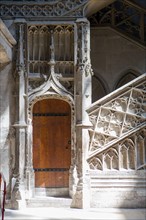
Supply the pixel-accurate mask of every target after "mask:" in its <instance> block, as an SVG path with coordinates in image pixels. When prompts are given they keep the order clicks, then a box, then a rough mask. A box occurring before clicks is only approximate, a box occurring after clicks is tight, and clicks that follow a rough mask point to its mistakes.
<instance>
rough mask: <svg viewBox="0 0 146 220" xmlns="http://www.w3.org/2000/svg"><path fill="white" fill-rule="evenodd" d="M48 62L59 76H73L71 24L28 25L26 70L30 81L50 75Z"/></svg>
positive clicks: (42, 79) (39, 79)
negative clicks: (52, 64)
mask: <svg viewBox="0 0 146 220" xmlns="http://www.w3.org/2000/svg"><path fill="white" fill-rule="evenodd" d="M50 62H54V70H55V73H56V74H58V75H59V76H60V77H70V78H73V74H74V27H73V25H31V26H28V72H29V79H30V83H31V81H41V82H42V81H45V80H46V79H47V78H48V77H49V75H50Z"/></svg>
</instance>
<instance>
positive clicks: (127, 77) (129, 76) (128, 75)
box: [115, 70, 139, 89]
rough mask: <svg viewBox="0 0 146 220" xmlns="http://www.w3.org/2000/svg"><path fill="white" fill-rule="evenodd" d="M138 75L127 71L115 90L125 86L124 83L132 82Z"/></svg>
mask: <svg viewBox="0 0 146 220" xmlns="http://www.w3.org/2000/svg"><path fill="white" fill-rule="evenodd" d="M138 75H139V74H138V73H136V72H135V71H133V70H131V71H128V72H127V73H126V74H124V76H122V77H121V79H120V80H119V81H118V83H117V85H116V87H115V89H118V88H120V87H121V86H123V85H125V84H126V83H128V82H130V81H132V80H133V79H135V78H136V77H137V76H138Z"/></svg>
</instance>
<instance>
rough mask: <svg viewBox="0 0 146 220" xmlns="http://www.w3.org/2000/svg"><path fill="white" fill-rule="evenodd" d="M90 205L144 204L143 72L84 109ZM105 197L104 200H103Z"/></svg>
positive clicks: (145, 120)
mask: <svg viewBox="0 0 146 220" xmlns="http://www.w3.org/2000/svg"><path fill="white" fill-rule="evenodd" d="M87 113H88V115H89V118H90V121H91V123H92V124H93V127H92V128H90V129H89V135H90V144H89V150H88V156H87V161H88V164H89V167H90V178H91V207H94V208H95V207H96V208H97V207H122V208H124V207H126V208H128V207H129V208H131V207H132V208H136V207H139V208H140V207H141V208H142V207H145V204H146V194H145V187H146V181H145V179H146V74H143V75H141V76H140V77H138V78H136V79H134V80H133V81H131V82H130V83H127V84H126V85H124V86H122V87H121V88H119V89H117V90H115V91H114V92H112V93H110V94H109V95H107V96H105V97H103V98H102V99H100V100H98V101H97V102H95V103H93V104H92V105H91V106H90V108H89V109H87ZM107 198H108V199H107Z"/></svg>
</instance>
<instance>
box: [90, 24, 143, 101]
mask: <svg viewBox="0 0 146 220" xmlns="http://www.w3.org/2000/svg"><path fill="white" fill-rule="evenodd" d="M145 57H146V51H145V48H144V47H143V46H141V45H140V44H138V43H136V42H134V41H132V40H131V39H129V38H126V37H125V36H124V35H123V36H122V35H120V34H119V33H118V32H116V31H114V30H113V29H110V28H91V63H92V68H93V72H94V77H93V102H94V101H95V100H97V99H99V98H101V97H103V96H104V95H105V94H108V93H110V92H112V91H113V90H114V89H115V88H116V85H117V84H118V83H119V81H120V79H121V78H122V77H123V76H124V75H126V74H127V73H129V72H132V73H133V75H134V76H138V75H140V74H143V73H145V72H146V63H145ZM133 78H134V77H133ZM129 81H131V77H130V78H129ZM127 82H128V80H127ZM99 87H100V90H99ZM101 88H102V89H101Z"/></svg>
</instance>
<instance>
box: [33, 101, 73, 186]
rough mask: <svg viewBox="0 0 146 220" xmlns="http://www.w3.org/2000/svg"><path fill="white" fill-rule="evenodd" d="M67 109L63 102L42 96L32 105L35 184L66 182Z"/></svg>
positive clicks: (68, 155) (64, 184) (69, 120)
mask: <svg viewBox="0 0 146 220" xmlns="http://www.w3.org/2000/svg"><path fill="white" fill-rule="evenodd" d="M70 163H71V109H70V106H69V104H68V103H67V102H65V101H63V100H58V99H44V100H41V101H38V102H37V103H35V105H34V108H33V167H34V171H35V187H42V188H49V187H50V188H55V187H57V188H58V187H68V186H69V168H70Z"/></svg>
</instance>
